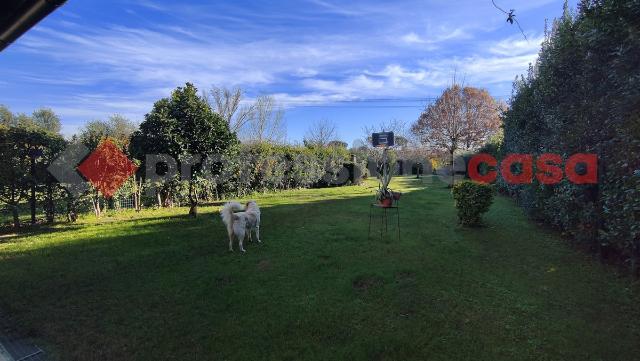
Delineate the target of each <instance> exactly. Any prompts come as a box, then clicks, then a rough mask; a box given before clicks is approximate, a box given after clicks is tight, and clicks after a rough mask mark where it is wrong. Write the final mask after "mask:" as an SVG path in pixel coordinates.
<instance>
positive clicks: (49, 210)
mask: <svg viewBox="0 0 640 361" xmlns="http://www.w3.org/2000/svg"><path fill="white" fill-rule="evenodd" d="M45 204H46V206H45V208H46V211H45V212H46V215H47V223H53V221H54V220H55V217H56V205H55V203H54V202H53V184H51V182H48V183H47V199H46V200H45Z"/></svg>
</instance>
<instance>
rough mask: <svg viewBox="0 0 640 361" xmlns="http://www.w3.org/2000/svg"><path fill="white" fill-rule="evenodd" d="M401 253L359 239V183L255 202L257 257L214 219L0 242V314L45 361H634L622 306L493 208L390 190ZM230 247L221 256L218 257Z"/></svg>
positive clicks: (132, 217)
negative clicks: (230, 241) (467, 216)
mask: <svg viewBox="0 0 640 361" xmlns="http://www.w3.org/2000/svg"><path fill="white" fill-rule="evenodd" d="M395 188H396V189H400V190H402V191H404V192H405V195H404V196H403V199H402V204H401V205H402V214H401V216H402V221H401V222H402V231H403V234H402V240H401V241H400V242H398V241H397V240H396V239H395V238H393V237H390V236H389V237H387V238H386V239H384V240H381V239H380V237H379V234H377V237H372V239H371V240H367V225H368V214H369V207H368V205H369V203H370V202H371V200H372V197H373V193H372V191H373V186H372V184H370V185H369V186H368V187H367V186H354V187H344V188H332V189H313V190H300V191H290V192H284V193H278V194H270V195H265V196H259V197H257V199H258V201H259V202H260V205H261V206H262V213H263V226H262V238H263V241H264V243H263V244H262V245H257V244H249V245H248V246H247V245H245V247H246V248H247V253H246V254H240V253H239V252H237V251H236V252H234V253H230V252H229V251H228V249H227V240H226V234H225V231H224V230H223V225H222V223H221V221H220V220H219V217H218V213H217V211H218V207H205V208H202V209H201V211H202V214H201V215H200V217H199V218H197V219H195V220H194V219H189V218H187V217H186V216H184V215H185V214H186V213H187V211H186V209H184V208H182V209H172V210H156V211H152V210H149V211H145V212H142V213H141V214H136V213H120V214H118V215H115V216H107V217H104V218H103V219H101V220H99V221H96V220H94V219H93V217H91V216H88V215H87V216H86V217H85V218H82V219H81V220H80V222H79V224H76V225H60V226H57V227H56V228H54V229H53V230H52V231H50V232H47V233H39V234H31V235H24V234H23V235H14V236H11V235H9V236H4V237H2V238H0V309H3V310H5V311H6V312H8V313H10V314H12V315H13V322H15V323H16V324H17V325H18V327H20V328H21V329H22V330H23V331H24V332H25V333H26V334H28V335H31V336H32V337H35V338H36V339H37V340H38V342H40V344H44V345H46V346H47V348H48V351H49V352H50V353H52V354H54V355H57V356H58V357H59V358H60V359H61V360H134V359H135V360H195V359H198V360H204V359H216V360H264V359H270V360H302V359H315V360H342V359H344V360H348V359H349V360H350V359H358V360H426V359H429V360H492V361H493V360H580V361H584V360H634V359H635V360H637V359H639V358H640V307H639V305H640V303H639V302H638V301H640V297H638V296H637V295H636V294H637V291H638V290H637V288H636V290H635V292H636V294H634V293H633V292H632V291H633V289H631V288H629V285H630V281H629V280H628V279H621V278H617V277H616V276H615V274H614V272H613V270H611V269H608V268H607V267H604V266H601V265H600V264H599V263H597V262H595V261H593V260H591V259H590V258H589V257H588V256H586V255H584V254H581V253H580V252H578V251H575V250H572V249H571V248H570V247H568V246H567V245H566V243H565V242H564V241H562V240H560V239H559V237H558V236H557V235H555V234H553V233H551V232H548V231H544V230H541V229H539V228H537V227H536V226H535V225H534V224H532V223H530V222H529V221H527V220H526V219H525V218H524V216H523V215H522V214H521V212H520V210H519V209H518V208H517V207H516V206H515V205H514V204H513V203H512V202H511V201H510V200H508V199H506V198H498V199H497V200H496V202H495V204H494V205H493V206H492V209H491V211H490V212H489V213H488V214H487V215H486V216H485V223H486V227H483V228H479V229H463V228H460V227H459V226H458V225H457V219H456V215H455V209H454V208H453V204H452V198H451V195H450V193H449V190H448V189H445V188H443V186H442V185H441V184H435V185H434V184H427V183H423V181H418V180H414V179H410V178H402V179H399V180H397V181H396V183H395ZM236 249H237V247H236Z"/></svg>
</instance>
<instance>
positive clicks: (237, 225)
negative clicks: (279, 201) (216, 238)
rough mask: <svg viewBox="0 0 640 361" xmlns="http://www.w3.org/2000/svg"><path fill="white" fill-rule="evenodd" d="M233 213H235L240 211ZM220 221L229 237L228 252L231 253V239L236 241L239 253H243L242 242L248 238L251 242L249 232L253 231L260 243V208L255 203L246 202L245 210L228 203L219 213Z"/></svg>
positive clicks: (236, 203) (233, 203)
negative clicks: (234, 238) (225, 227)
mask: <svg viewBox="0 0 640 361" xmlns="http://www.w3.org/2000/svg"><path fill="white" fill-rule="evenodd" d="M242 210H244V211H243V212H238V213H235V211H242ZM220 216H221V217H222V221H223V222H224V224H225V225H226V226H227V234H228V235H229V251H233V237H234V236H235V237H236V238H237V239H238V243H239V246H240V251H242V252H245V250H244V247H243V246H242V242H243V241H244V239H245V237H246V236H247V235H248V236H249V241H252V242H253V238H252V237H251V232H252V231H255V233H256V238H257V239H258V242H261V241H260V208H259V207H258V203H256V202H255V201H249V202H247V206H246V208H244V207H243V206H242V204H240V203H238V202H229V203H226V204H225V205H224V207H222V211H220Z"/></svg>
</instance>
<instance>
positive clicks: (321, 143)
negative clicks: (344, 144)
mask: <svg viewBox="0 0 640 361" xmlns="http://www.w3.org/2000/svg"><path fill="white" fill-rule="evenodd" d="M337 133H338V132H337V128H336V124H335V123H334V122H332V121H330V120H328V119H322V120H319V121H316V122H314V123H313V124H312V125H311V126H310V127H309V129H308V130H307V133H306V134H305V136H304V143H305V145H307V146H310V147H325V146H327V144H329V142H330V141H332V140H334V139H336V138H337Z"/></svg>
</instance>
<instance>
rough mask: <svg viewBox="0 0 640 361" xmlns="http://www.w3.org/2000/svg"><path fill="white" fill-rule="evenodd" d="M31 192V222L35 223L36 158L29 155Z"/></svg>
mask: <svg viewBox="0 0 640 361" xmlns="http://www.w3.org/2000/svg"><path fill="white" fill-rule="evenodd" d="M30 191H31V194H30V196H29V206H30V208H31V224H36V158H35V156H31V189H30Z"/></svg>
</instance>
